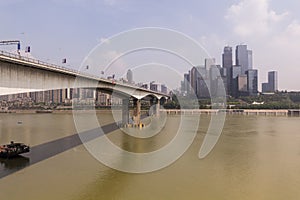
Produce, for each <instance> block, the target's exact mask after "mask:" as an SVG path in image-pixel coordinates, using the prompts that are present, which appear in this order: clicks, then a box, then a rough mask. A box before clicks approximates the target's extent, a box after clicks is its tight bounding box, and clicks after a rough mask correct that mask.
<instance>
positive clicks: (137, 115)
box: [135, 99, 141, 124]
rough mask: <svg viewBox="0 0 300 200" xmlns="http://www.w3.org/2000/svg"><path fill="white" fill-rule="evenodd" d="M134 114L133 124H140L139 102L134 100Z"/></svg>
mask: <svg viewBox="0 0 300 200" xmlns="http://www.w3.org/2000/svg"><path fill="white" fill-rule="evenodd" d="M135 106H136V113H135V124H140V123H141V100H140V99H138V100H136V104H135Z"/></svg>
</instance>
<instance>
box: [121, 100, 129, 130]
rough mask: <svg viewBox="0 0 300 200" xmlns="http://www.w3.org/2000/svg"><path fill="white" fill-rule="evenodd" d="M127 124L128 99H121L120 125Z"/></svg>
mask: <svg viewBox="0 0 300 200" xmlns="http://www.w3.org/2000/svg"><path fill="white" fill-rule="evenodd" d="M128 123H129V99H127V98H126V99H122V124H123V125H124V124H128Z"/></svg>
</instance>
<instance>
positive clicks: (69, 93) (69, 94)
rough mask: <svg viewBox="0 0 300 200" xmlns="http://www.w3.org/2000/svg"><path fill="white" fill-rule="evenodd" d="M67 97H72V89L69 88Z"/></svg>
mask: <svg viewBox="0 0 300 200" xmlns="http://www.w3.org/2000/svg"><path fill="white" fill-rule="evenodd" d="M67 99H71V89H70V88H67Z"/></svg>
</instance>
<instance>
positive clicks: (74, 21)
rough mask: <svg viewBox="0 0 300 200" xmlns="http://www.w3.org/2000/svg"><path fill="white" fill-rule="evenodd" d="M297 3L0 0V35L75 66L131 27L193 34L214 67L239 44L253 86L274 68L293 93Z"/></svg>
mask: <svg viewBox="0 0 300 200" xmlns="http://www.w3.org/2000/svg"><path fill="white" fill-rule="evenodd" d="M299 7H300V2H295V1H287V2H281V1H279V0H272V1H269V0H248V1H246V0H230V1H227V2H219V1H216V0H214V1H205V2H197V1H191V2H190V3H189V4H184V6H183V4H182V3H180V2H179V1H172V2H171V1H162V2H160V3H159V4H158V3H155V2H145V1H132V0H125V1H118V0H106V1H89V2H86V1H82V0H72V1H68V2H62V1H58V0H51V1H47V2H44V1H43V2H35V1H24V0H12V1H1V2H0V11H1V12H0V17H1V18H2V19H6V20H2V21H1V26H2V27H6V28H5V29H3V30H2V31H1V32H0V39H1V40H9V39H19V40H21V41H22V48H25V46H28V45H29V46H31V52H32V56H33V57H35V58H37V59H41V60H44V61H47V62H50V63H55V64H61V59H63V58H67V60H68V63H67V65H66V66H67V67H75V68H76V67H79V65H80V63H81V62H82V61H83V59H84V57H85V56H86V55H87V54H88V53H89V52H90V50H91V49H93V48H94V47H95V46H96V45H97V44H99V43H100V42H101V41H103V40H105V38H108V37H111V36H112V35H115V34H118V33H119V32H123V31H126V30H129V29H134V28H139V27H162V28H167V29H173V30H176V31H179V32H182V33H184V34H186V35H188V36H190V37H192V38H194V39H195V40H196V41H197V42H199V43H200V44H202V45H203V47H204V48H205V49H206V50H207V51H208V53H209V55H210V56H211V57H214V58H216V63H218V64H221V56H222V51H223V47H224V46H227V45H229V46H232V47H234V46H235V45H237V44H241V43H244V44H247V45H248V47H249V49H251V50H252V51H253V68H255V69H258V70H259V75H258V78H259V86H260V87H261V83H263V82H266V80H267V72H268V71H273V70H275V71H278V79H279V81H280V82H279V90H285V89H287V90H300V89H299V88H297V85H299V83H300V79H298V77H297V74H298V73H297V72H299V71H300V69H299V67H297V65H298V60H297V52H298V51H299V50H300V45H299V44H300V37H299V36H300V24H299V19H300V14H299V13H298V12H297V8H299ZM233 56H235V54H234V52H233ZM202 64H203V63H199V65H202ZM184 72H185V69H182V74H183V73H184ZM260 90H261V88H260Z"/></svg>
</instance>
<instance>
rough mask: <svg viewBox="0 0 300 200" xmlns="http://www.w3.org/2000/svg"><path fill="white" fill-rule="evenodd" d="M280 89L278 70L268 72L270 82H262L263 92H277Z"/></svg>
mask: <svg viewBox="0 0 300 200" xmlns="http://www.w3.org/2000/svg"><path fill="white" fill-rule="evenodd" d="M277 90H278V74H277V71H270V72H268V82H267V83H263V84H262V92H263V93H267V92H276V91H277Z"/></svg>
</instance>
